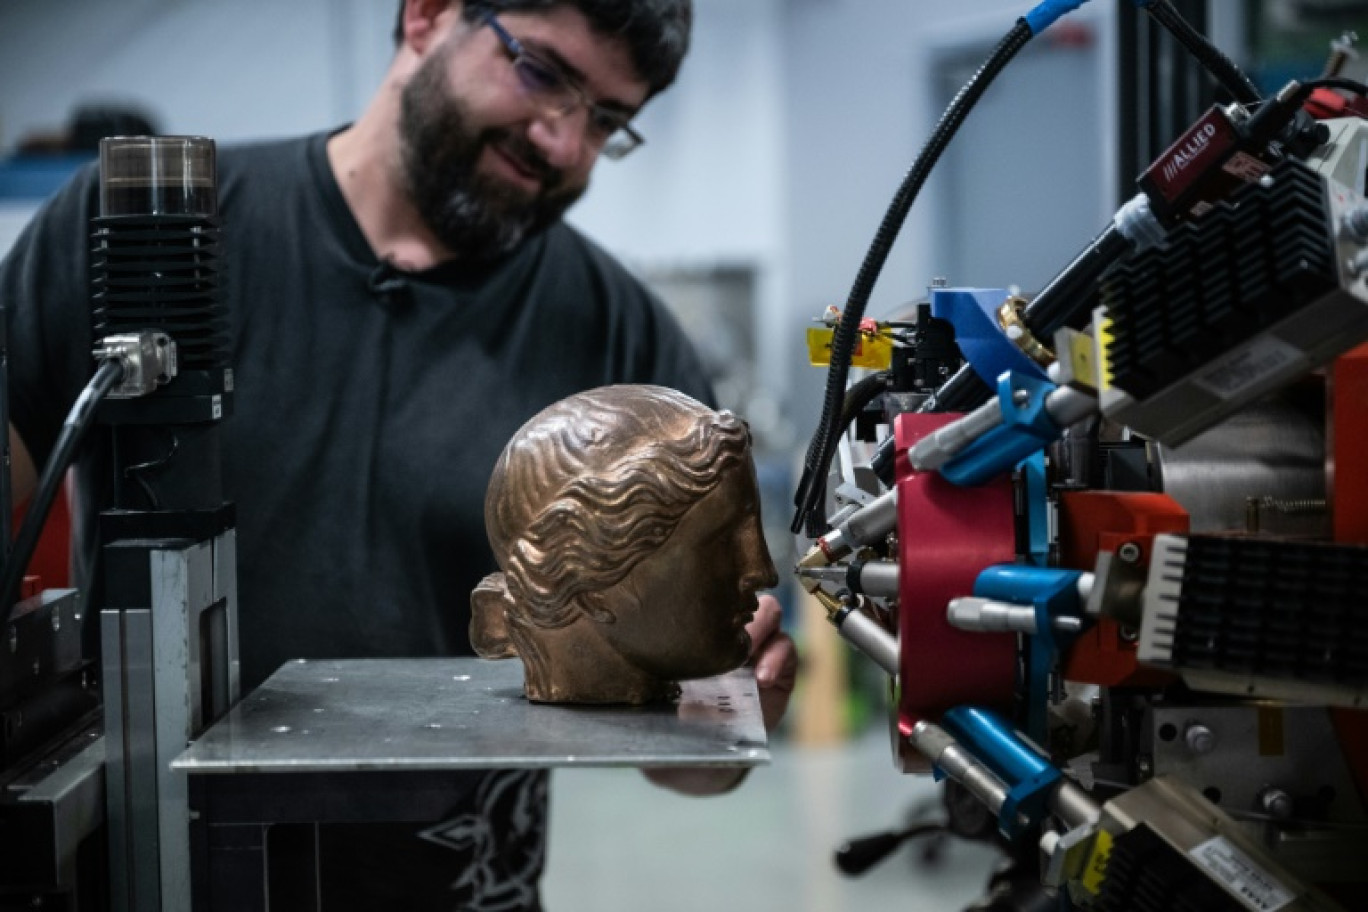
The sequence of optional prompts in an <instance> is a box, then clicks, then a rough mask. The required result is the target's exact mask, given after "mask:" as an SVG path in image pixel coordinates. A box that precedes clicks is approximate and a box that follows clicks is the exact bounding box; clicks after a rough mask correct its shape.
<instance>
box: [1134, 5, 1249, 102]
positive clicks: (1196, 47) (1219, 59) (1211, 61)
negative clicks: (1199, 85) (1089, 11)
mask: <svg viewBox="0 0 1368 912" xmlns="http://www.w3.org/2000/svg"><path fill="white" fill-rule="evenodd" d="M1145 11H1146V12H1148V13H1149V14H1150V17H1151V18H1152V19H1154V21H1155V22H1157V23H1159V24H1160V25H1162V26H1163V27H1164V29H1165V30H1167V31H1168V33H1169V34H1170V35H1172V36H1173V37H1174V38H1175V39H1176V40H1177V41H1178V43H1179V44H1181V45H1182V46H1183V48H1184V49H1186V50H1187V52H1188V53H1189V54H1191V55H1192V56H1193V57H1194V58H1195V59H1196V60H1197V62H1198V63H1200V64H1201V65H1202V66H1203V67H1205V68H1206V71H1207V72H1208V73H1210V74H1211V75H1212V76H1214V77H1215V78H1216V81H1217V82H1219V83H1220V84H1221V86H1222V87H1223V88H1224V89H1225V90H1226V91H1227V92H1229V93H1230V95H1231V97H1232V98H1234V99H1235V100H1236V101H1237V102H1239V103H1240V104H1242V105H1251V104H1256V103H1257V102H1258V101H1259V99H1260V98H1262V96H1261V95H1260V94H1259V90H1258V88H1257V87H1256V86H1255V85H1254V83H1253V82H1252V81H1251V80H1250V78H1249V77H1248V76H1246V75H1245V74H1244V72H1243V71H1242V70H1241V69H1240V68H1239V67H1238V66H1236V65H1235V62H1234V61H1233V60H1231V59H1230V58H1229V57H1227V56H1226V55H1225V54H1224V53H1223V52H1222V51H1221V49H1220V48H1218V47H1216V45H1214V44H1212V43H1211V41H1210V40H1208V39H1207V37H1206V36H1205V35H1203V34H1202V33H1201V32H1199V31H1197V30H1196V29H1195V28H1193V27H1192V24H1191V23H1189V22H1188V21H1187V20H1186V19H1184V18H1183V16H1182V14H1181V13H1179V12H1178V10H1176V9H1174V7H1173V4H1172V3H1170V2H1169V0H1155V2H1153V3H1148V4H1146V5H1145Z"/></svg>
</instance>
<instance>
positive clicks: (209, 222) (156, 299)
mask: <svg viewBox="0 0 1368 912" xmlns="http://www.w3.org/2000/svg"><path fill="white" fill-rule="evenodd" d="M93 224H94V227H95V230H94V234H93V235H92V241H93V245H94V246H93V249H92V273H93V284H94V288H93V293H94V313H93V318H94V322H93V330H94V338H96V339H101V338H103V337H105V336H108V335H112V334H115V333H125V332H140V331H142V330H160V331H161V332H165V333H166V334H167V335H169V336H170V337H171V338H172V339H174V340H175V341H176V348H177V358H178V361H179V367H180V370H181V371H193V370H212V369H214V368H223V367H227V365H228V321H227V316H226V312H225V309H224V306H223V301H222V297H221V295H220V293H219V270H220V248H219V223H218V219H216V218H211V217H205V216H184V215H147V216H142V215H137V216H126V215H125V216H107V217H101V218H97V219H94V220H93Z"/></svg>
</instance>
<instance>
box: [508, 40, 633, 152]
mask: <svg viewBox="0 0 1368 912" xmlns="http://www.w3.org/2000/svg"><path fill="white" fill-rule="evenodd" d="M484 23H485V25H488V26H489V27H490V28H491V29H493V30H494V34H495V35H497V36H498V38H499V41H500V42H501V43H502V44H503V48H504V52H505V53H507V54H508V58H509V62H510V63H512V64H513V69H514V72H515V73H516V72H517V71H518V64H519V63H520V62H523V61H526V62H528V63H531V64H532V65H533V66H534V67H537V68H539V69H540V70H543V71H545V74H546V76H548V77H549V79H548V80H547V81H548V83H552V82H553V83H554V85H548V86H547V87H546V88H544V89H538V88H536V87H535V86H531V85H528V84H527V80H525V79H523V78H522V77H521V75H519V82H520V83H521V84H522V87H523V90H524V91H525V92H526V93H527V94H528V95H530V96H534V97H537V96H540V99H541V101H542V102H549V101H550V98H549V97H548V96H551V95H553V94H555V93H557V92H566V91H568V92H569V94H570V98H569V100H568V103H567V104H566V105H564V106H561V107H556V106H554V105H552V106H551V110H553V111H555V113H556V114H558V115H560V116H562V117H563V116H565V115H566V114H569V113H570V112H571V111H573V110H575V109H576V108H579V107H583V108H584V109H585V110H587V111H588V112H589V118H588V121H587V124H586V127H585V138H586V140H588V141H592V139H591V133H590V131H591V130H592V129H593V125H594V123H595V120H594V119H595V118H596V117H597V118H599V119H600V120H601V121H603V122H607V123H610V124H612V125H613V129H612V130H610V131H609V132H607V133H605V134H604V137H603V141H602V142H599V143H596V144H595V145H597V147H598V150H599V152H600V153H601V154H602V155H604V156H605V157H606V158H609V159H612V160H614V161H616V160H618V159H621V158H623V157H625V156H626V155H627V154H628V153H630V152H633V151H635V150H636V149H638V148H639V147H641V146H642V145H643V144H644V143H645V142H646V138H645V137H643V136H642V135H641V134H640V133H638V132H637V131H636V129H635V128H633V127H632V124H631V122H630V120H629V118H628V116H627V115H625V114H622V113H621V112H619V111H614V110H613V109H612V108H607V107H604V106H603V105H601V104H599V103H598V102H596V101H594V100H593V99H592V98H590V97H589V93H588V92H587V91H585V89H584V87H583V86H582V85H580V84H579V81H578V80H576V79H575V78H574V77H573V76H571V75H570V74H569V73H567V72H565V70H564V69H562V68H561V67H560V66H558V65H557V64H556V63H554V62H553V61H550V60H547V59H546V58H544V57H542V56H541V55H539V54H537V53H536V52H535V51H532V50H529V49H528V48H527V46H526V45H524V44H523V43H522V42H521V41H519V40H518V39H517V38H514V37H513V36H512V35H511V34H509V32H508V30H507V29H506V28H504V26H503V23H501V22H499V20H498V18H497V17H496V16H495V15H494V13H489V14H487V15H486V16H485V17H484ZM618 134H622V135H623V136H624V137H626V139H625V140H622V141H619V142H618V143H617V144H614V143H613V137H615V136H617V135H618Z"/></svg>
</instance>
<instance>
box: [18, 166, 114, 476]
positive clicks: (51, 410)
mask: <svg viewBox="0 0 1368 912" xmlns="http://www.w3.org/2000/svg"><path fill="white" fill-rule="evenodd" d="M95 174H96V172H95V167H94V165H91V166H88V167H86V168H84V169H83V170H82V171H81V172H80V173H79V174H77V176H76V177H74V178H73V179H72V180H71V181H69V182H68V183H67V184H66V186H65V187H64V188H63V189H62V190H60V191H59V192H58V193H57V195H56V196H54V197H53V198H52V199H51V200H49V201H48V202H47V203H46V204H45V205H44V206H43V207H42V209H40V210H39V211H38V213H37V214H36V215H35V216H34V218H33V221H31V222H30V223H29V224H28V226H27V227H26V228H25V229H24V231H23V232H22V233H21V234H20V236H19V239H18V240H17V241H16V242H15V245H14V247H13V248H12V249H11V250H10V252H9V254H8V255H7V256H6V257H5V258H4V260H3V261H0V307H3V308H4V318H5V321H6V324H5V325H6V331H7V337H8V338H7V340H6V341H7V346H6V347H7V349H8V355H9V371H8V379H9V403H10V422H11V423H12V424H13V425H14V427H15V429H16V430H17V431H18V432H19V436H20V438H21V439H22V440H23V441H24V445H25V447H26V448H27V449H28V450H29V453H30V455H31V456H32V457H33V460H34V463H35V465H37V466H38V467H39V468H40V469H41V467H42V466H43V464H44V463H46V461H47V458H48V455H49V453H51V451H52V447H53V444H54V443H55V442H56V440H57V435H58V433H59V432H60V430H61V427H62V421H63V420H64V419H65V418H66V414H67V412H68V411H69V410H70V408H71V404H72V403H73V402H75V400H76V397H77V396H78V395H80V391H81V389H82V388H83V387H84V386H85V384H86V382H87V381H88V380H89V378H90V375H91V373H92V372H93V371H94V361H93V359H92V356H91V330H90V324H91V319H90V300H91V288H90V278H89V268H88V264H89V259H90V257H89V249H90V216H91V214H92V213H93V211H94V206H95V194H96V191H97V183H96V177H95Z"/></svg>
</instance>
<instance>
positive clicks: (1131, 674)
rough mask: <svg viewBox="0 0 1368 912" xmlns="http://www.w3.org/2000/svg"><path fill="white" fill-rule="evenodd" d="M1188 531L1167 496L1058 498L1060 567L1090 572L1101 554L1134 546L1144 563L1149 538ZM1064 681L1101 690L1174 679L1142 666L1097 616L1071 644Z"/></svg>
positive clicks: (1115, 627)
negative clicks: (1094, 686)
mask: <svg viewBox="0 0 1368 912" xmlns="http://www.w3.org/2000/svg"><path fill="white" fill-rule="evenodd" d="M1187 531H1188V514H1187V511H1186V510H1184V509H1183V508H1182V507H1180V506H1179V505H1178V503H1177V501H1175V500H1174V499H1173V498H1172V497H1169V496H1168V495H1167V494H1144V493H1130V492H1116V491H1068V492H1065V493H1064V494H1062V495H1061V496H1060V499H1059V562H1060V566H1063V567H1071V568H1073V569H1075V570H1084V571H1088V572H1091V571H1092V570H1093V568H1094V567H1095V566H1096V565H1097V555H1098V553H1099V552H1102V551H1112V552H1114V551H1116V550H1117V549H1118V548H1120V547H1121V546H1122V545H1123V544H1125V543H1127V542H1133V543H1134V544H1136V545H1138V546H1139V547H1140V551H1141V558H1140V559H1141V561H1142V562H1143V563H1144V564H1148V563H1149V556H1150V553H1151V551H1152V550H1153V544H1154V536H1156V535H1159V534H1161V533H1164V532H1171V533H1175V534H1180V535H1181V534H1184V533H1186V532H1187ZM1064 677H1065V678H1066V679H1067V680H1070V681H1077V682H1080V683H1085V684H1096V685H1098V686H1100V687H1151V686H1160V685H1163V684H1167V683H1169V682H1171V681H1173V680H1175V678H1174V676H1173V675H1171V674H1168V673H1167V672H1163V671H1158V670H1156V669H1151V668H1141V667H1140V665H1139V663H1138V662H1136V660H1135V643H1133V642H1127V641H1126V640H1125V639H1124V638H1123V637H1122V636H1121V628H1120V625H1119V624H1117V623H1116V621H1113V620H1111V619H1110V618H1102V619H1100V620H1099V621H1098V622H1097V624H1095V625H1094V626H1093V627H1092V628H1091V629H1089V630H1088V631H1087V632H1086V633H1084V634H1083V635H1082V636H1080V637H1079V638H1078V640H1077V641H1075V642H1074V645H1073V647H1072V648H1071V649H1070V650H1069V655H1068V657H1067V659H1066V660H1065V662H1064Z"/></svg>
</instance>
